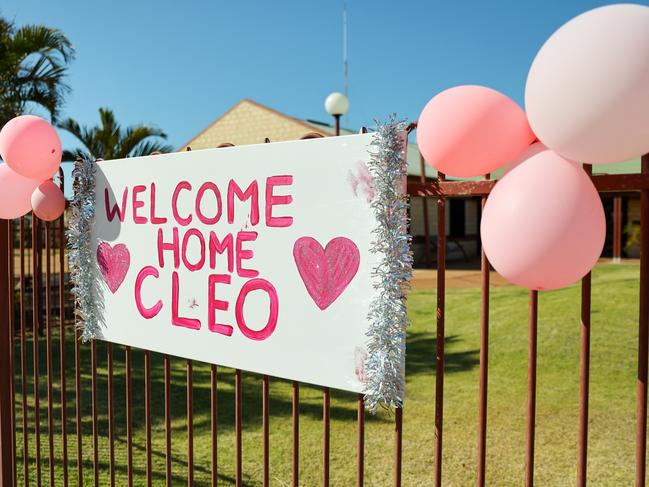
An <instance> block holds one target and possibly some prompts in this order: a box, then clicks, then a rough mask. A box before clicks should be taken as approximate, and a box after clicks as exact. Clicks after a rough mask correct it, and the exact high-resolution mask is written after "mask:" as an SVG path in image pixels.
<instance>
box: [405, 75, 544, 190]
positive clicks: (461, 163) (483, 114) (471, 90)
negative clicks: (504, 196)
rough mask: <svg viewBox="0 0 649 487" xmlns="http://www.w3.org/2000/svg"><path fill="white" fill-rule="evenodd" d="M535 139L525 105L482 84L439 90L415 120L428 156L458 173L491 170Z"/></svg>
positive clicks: (421, 146)
mask: <svg viewBox="0 0 649 487" xmlns="http://www.w3.org/2000/svg"><path fill="white" fill-rule="evenodd" d="M534 139H535V136H534V134H533V133H532V130H531V129H530V126H529V124H528V123H527V117H526V116H525V112H524V111H523V110H522V109H521V107H519V106H518V105H517V104H516V103H515V102H514V101H513V100H511V99H510V98H508V97H507V96H505V95H503V94H502V93H499V92H498V91H496V90H492V89H491V88H486V87H484V86H473V85H468V86H456V87H455V88H450V89H448V90H446V91H443V92H441V93H439V94H438V95H436V96H435V97H433V98H432V99H431V100H430V101H429V102H428V104H427V105H426V107H425V108H424V110H423V111H422V112H421V115H419V121H418V122H417V144H418V145H419V150H420V151H421V153H422V155H423V156H424V158H425V159H426V162H427V163H428V164H430V165H431V166H433V167H434V168H435V169H437V170H439V171H441V172H443V173H444V174H447V175H449V176H455V177H472V176H481V175H484V174H487V173H490V172H492V171H494V170H496V169H498V168H499V167H502V166H504V165H505V164H507V163H509V162H511V161H512V160H514V159H515V158H516V157H518V156H519V155H520V154H521V152H523V151H524V150H525V148H526V147H527V146H529V145H530V144H531V143H532V142H533V141H534Z"/></svg>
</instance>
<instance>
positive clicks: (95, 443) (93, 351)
mask: <svg viewBox="0 0 649 487" xmlns="http://www.w3.org/2000/svg"><path fill="white" fill-rule="evenodd" d="M90 362H91V367H92V372H91V389H92V475H93V482H94V486H95V487H99V422H98V420H97V415H98V411H97V341H96V340H92V344H91V346H90Z"/></svg>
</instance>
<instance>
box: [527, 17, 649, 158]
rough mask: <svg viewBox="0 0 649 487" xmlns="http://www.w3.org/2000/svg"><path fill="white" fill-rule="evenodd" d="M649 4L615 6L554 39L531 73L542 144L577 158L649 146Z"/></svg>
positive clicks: (577, 21) (638, 151) (530, 95)
mask: <svg viewBox="0 0 649 487" xmlns="http://www.w3.org/2000/svg"><path fill="white" fill-rule="evenodd" d="M648 60H649V7H646V6H642V5H633V4H619V5H608V6H606V7H601V8H596V9H594V10H590V11H588V12H586V13H584V14H581V15H579V16H578V17H575V18H574V19H572V20H571V21H569V22H568V23H566V24H565V25H563V26H562V27H561V28H560V29H559V30H557V31H556V32H555V33H554V34H552V36H551V37H550V38H549V39H548V40H547V41H546V43H545V44H544V45H543V47H542V48H541V49H540V51H539V52H538V54H537V55H536V58H535V59H534V62H533V63H532V66H531V68H530V72H529V74H528V76H527V85H526V87H525V108H526V110H527V115H528V117H529V120H530V125H531V126H532V129H533V130H534V132H535V133H536V135H537V137H538V138H539V140H540V141H541V142H543V143H544V144H545V145H546V146H548V147H549V148H550V149H552V150H553V151H555V152H557V153H559V154H561V155H563V156H564V157H566V158H568V159H571V160H573V161H580V162H587V163H590V164H598V163H610V162H620V161H625V160H627V159H631V158H634V157H638V156H640V155H642V154H644V153H646V152H649V117H648V116H647V113H649V62H647V61H648Z"/></svg>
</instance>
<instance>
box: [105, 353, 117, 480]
mask: <svg viewBox="0 0 649 487" xmlns="http://www.w3.org/2000/svg"><path fill="white" fill-rule="evenodd" d="M106 358H107V360H108V364H107V367H108V475H109V483H110V487H115V382H114V377H115V372H114V367H113V362H114V361H113V344H112V343H110V342H108V343H106Z"/></svg>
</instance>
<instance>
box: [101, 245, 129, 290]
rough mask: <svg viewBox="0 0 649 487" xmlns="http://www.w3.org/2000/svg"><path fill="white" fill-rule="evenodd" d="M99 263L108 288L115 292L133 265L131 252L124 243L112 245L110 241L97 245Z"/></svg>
mask: <svg viewBox="0 0 649 487" xmlns="http://www.w3.org/2000/svg"><path fill="white" fill-rule="evenodd" d="M97 264H99V270H100V271H101V275H102V276H104V281H106V284H108V289H110V292H111V293H113V294H115V293H116V292H117V290H118V289H119V287H120V286H121V285H122V282H124V278H125V277H126V273H127V272H128V268H129V266H130V265H131V254H130V252H129V251H128V248H127V247H126V245H124V244H117V245H115V247H111V246H110V244H109V243H108V242H102V243H100V244H99V246H97Z"/></svg>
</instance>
